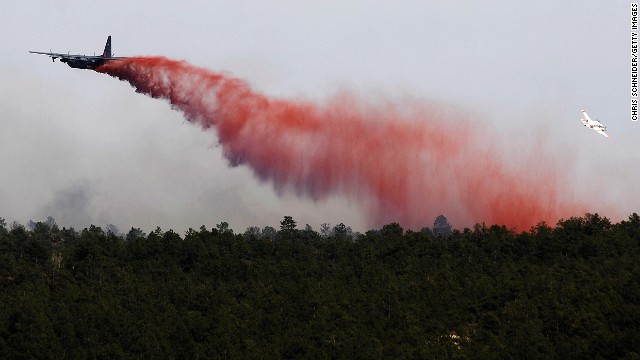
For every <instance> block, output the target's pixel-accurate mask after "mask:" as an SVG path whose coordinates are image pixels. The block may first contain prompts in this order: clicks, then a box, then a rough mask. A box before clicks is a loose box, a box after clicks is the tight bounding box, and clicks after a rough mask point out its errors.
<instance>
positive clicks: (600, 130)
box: [593, 128, 610, 138]
mask: <svg viewBox="0 0 640 360" xmlns="http://www.w3.org/2000/svg"><path fill="white" fill-rule="evenodd" d="M593 130H595V131H597V132H598V133H600V134H601V135H602V136H604V137H606V138H608V137H610V136H609V134H607V133H606V132H604V130H603V129H601V128H594V129H593Z"/></svg>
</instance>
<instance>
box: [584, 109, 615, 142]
mask: <svg viewBox="0 0 640 360" xmlns="http://www.w3.org/2000/svg"><path fill="white" fill-rule="evenodd" d="M582 116H584V119H580V120H582V124H584V126H586V127H588V128H589V129H593V130H595V131H597V132H598V133H600V134H602V135H603V136H604V137H606V138H608V137H609V135H608V134H607V133H606V132H605V131H607V128H606V127H605V126H604V125H602V124H601V123H600V122H599V121H598V119H596V120H591V118H590V117H589V115H587V111H586V110H582Z"/></svg>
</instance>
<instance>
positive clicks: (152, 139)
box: [0, 0, 640, 232]
mask: <svg viewBox="0 0 640 360" xmlns="http://www.w3.org/2000/svg"><path fill="white" fill-rule="evenodd" d="M108 35H111V36H112V51H113V53H114V56H138V55H140V56H142V55H144V56H156V55H159V56H166V57H169V58H172V59H179V60H185V61H188V62H189V63H191V64H193V65H195V66H198V67H203V68H206V69H210V70H212V71H216V72H225V73H228V74H230V75H231V76H233V77H237V78H240V79H243V80H245V81H247V82H248V83H249V84H250V85H251V86H252V88H253V89H254V90H256V91H258V92H261V93H263V94H266V95H268V96H272V97H276V98H285V99H292V100H296V99H304V100H309V101H317V102H322V101H323V100H325V99H327V98H330V97H332V96H333V95H335V94H336V93H339V92H340V91H344V90H345V89H346V90H348V91H349V92H352V93H355V94H361V95H362V96H364V97H367V96H371V97H374V96H379V95H380V94H382V96H384V97H386V98H389V99H397V98H403V97H411V98H412V99H418V100H419V101H424V102H425V103H430V104H431V103H438V104H442V106H446V107H451V108H454V109H456V111H458V112H460V113H464V114H466V116H467V117H468V118H469V119H470V121H472V122H473V123H474V124H475V125H476V126H479V127H481V128H483V129H484V131H486V132H488V133H490V134H494V136H492V138H491V139H487V141H488V142H491V143H494V144H495V145H496V146H499V147H501V148H502V149H503V152H502V154H503V156H504V157H505V159H511V160H513V161H512V163H513V164H514V165H513V166H515V167H520V168H519V171H521V172H522V173H523V174H526V172H527V164H519V163H518V160H519V159H520V157H518V155H517V154H518V153H519V152H522V151H529V152H530V153H533V154H534V155H535V154H536V153H539V154H541V158H542V159H546V157H550V158H553V159H557V161H558V163H560V164H568V166H567V169H566V171H567V173H568V175H567V176H568V178H569V179H570V182H569V184H564V185H562V186H561V187H560V188H559V189H558V191H560V192H565V193H567V194H569V195H567V196H570V197H575V198H579V199H580V201H583V202H584V203H586V204H587V205H588V209H587V210H588V211H589V212H592V213H595V212H598V213H600V214H602V215H604V216H608V217H609V218H611V219H612V220H613V221H620V220H623V219H626V217H627V216H628V215H630V214H631V213H633V212H637V211H638V206H639V205H640V192H639V191H636V186H638V185H640V168H639V167H638V166H637V164H638V163H639V162H638V160H640V159H639V157H640V155H639V154H640V152H639V150H640V149H639V148H640V143H639V142H638V141H637V138H638V135H639V131H640V128H639V126H640V124H638V123H637V122H632V121H631V120H630V114H629V113H630V106H629V103H630V85H629V84H630V70H629V69H630V3H627V2H622V1H618V2H615V4H613V3H606V2H602V1H564V2H552V1H536V2H529V3H514V2H508V1H483V2H472V1H457V2H451V1H401V2H390V1H347V2H345V1H323V2H310V1H269V2H264V1H216V2H211V1H184V2H179V3H178V2H176V3H171V2H167V3H164V2H163V3H158V2H156V1H149V0H143V1H136V2H127V1H110V2H102V3H91V4H89V3H87V2H86V1H50V2H44V1H35V2H12V3H10V4H8V5H5V6H4V7H3V11H2V13H0V44H2V50H3V51H2V53H3V56H2V57H0V72H1V73H2V79H3V81H1V82H0V99H1V100H0V119H1V120H0V124H1V126H2V130H1V131H0V169H1V170H0V217H2V218H4V219H6V220H7V222H9V223H11V222H13V221H16V222H18V223H23V224H24V223H26V222H27V221H29V220H34V221H39V220H44V219H46V217H47V216H52V217H53V218H55V219H56V221H57V223H58V224H59V225H60V226H67V227H68V226H72V227H75V228H77V229H82V228H84V227H88V226H89V225H90V224H94V225H97V226H103V227H104V226H106V225H107V224H110V223H111V224H115V225H116V226H118V228H120V230H121V231H125V232H126V231H127V230H128V229H130V228H131V227H139V228H141V229H143V230H145V231H151V230H153V229H155V228H156V227H157V226H159V227H161V228H162V229H163V230H168V229H174V230H175V231H177V232H184V231H186V230H187V229H188V228H190V227H191V228H199V227H200V226H201V225H205V226H206V227H208V228H211V227H214V226H215V225H216V224H218V223H220V222H223V221H225V222H227V223H229V225H230V227H231V228H232V229H234V230H235V231H236V232H243V231H244V230H245V229H246V228H247V227H249V226H258V227H264V226H273V227H276V228H278V226H279V222H280V221H281V220H282V219H283V217H284V216H292V217H293V218H294V220H296V221H297V222H298V224H299V225H300V226H304V224H309V225H311V226H312V227H313V228H314V229H316V230H319V229H320V225H321V224H322V223H330V224H331V225H335V224H338V223H341V222H342V223H344V224H346V225H348V226H351V227H352V228H353V229H354V230H357V231H366V230H368V229H369V228H371V226H372V225H371V220H370V219H368V218H367V213H366V211H365V210H364V209H363V206H364V205H363V204H362V203H361V202H359V201H357V200H354V199H353V198H349V197H345V196H341V194H335V195H333V196H328V197H326V198H323V199H319V200H318V199H316V200H314V199H310V198H308V197H305V196H299V195H297V194H296V193H295V192H294V191H286V190H285V191H276V190H275V189H274V186H273V184H270V183H269V182H265V181H263V180H259V179H258V178H257V177H256V176H255V175H254V173H253V172H252V170H251V169H250V168H248V167H247V166H238V167H229V166H228V162H227V160H225V159H224V158H223V155H222V150H221V147H220V145H219V144H218V140H217V135H216V133H215V131H214V130H208V131H203V130H202V129H201V128H199V127H197V126H193V125H192V124H191V123H189V122H187V121H186V120H185V119H184V117H183V116H182V114H181V113H179V112H176V111H173V110H172V109H171V107H170V105H169V104H168V103H167V102H165V101H161V100H157V99H152V98H149V97H146V96H144V95H142V94H138V93H136V92H134V91H133V89H132V88H131V86H129V85H128V84H126V83H124V82H120V81H117V80H116V79H113V78H111V77H108V76H106V75H104V74H99V73H96V72H93V71H88V70H78V69H71V68H69V67H68V66H66V65H64V64H61V63H59V62H55V63H51V61H50V59H49V58H47V57H45V56H41V55H34V54H29V53H28V51H29V50H34V51H49V50H51V51H53V52H61V53H66V52H70V53H72V54H74V53H75V54H88V55H92V54H94V53H95V54H100V53H101V52H102V49H103V47H104V43H105V41H106V37H107V36H108ZM583 108H586V109H587V110H588V111H589V113H590V115H591V116H592V118H598V119H599V120H600V121H601V122H602V123H604V124H605V125H606V126H607V128H608V132H609V134H610V135H611V136H612V137H611V139H605V138H604V137H602V136H600V135H598V134H597V133H595V132H593V131H589V130H588V129H586V128H584V127H583V126H582V124H581V122H580V117H581V113H580V109H583ZM451 136H455V134H451ZM496 139H497V140H496ZM530 158H531V157H527V159H530ZM530 176H531V177H533V178H535V174H530ZM434 206H436V205H434ZM444 215H445V216H447V214H446V213H445V214H444ZM581 215H583V214H575V216H581ZM434 220H435V219H425V224H424V225H425V226H432V225H433V221H434ZM455 220H456V219H451V223H452V225H453V227H455V228H462V227H464V226H470V225H472V224H468V223H460V222H458V223H456V221H455ZM401 225H402V224H401Z"/></svg>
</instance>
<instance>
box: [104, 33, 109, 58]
mask: <svg viewBox="0 0 640 360" xmlns="http://www.w3.org/2000/svg"><path fill="white" fill-rule="evenodd" d="M102 57H105V58H110V57H111V35H109V37H108V38H107V43H106V44H105V45H104V51H103V52H102Z"/></svg>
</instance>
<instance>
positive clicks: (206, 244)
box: [0, 213, 640, 359]
mask: <svg viewBox="0 0 640 360" xmlns="http://www.w3.org/2000/svg"><path fill="white" fill-rule="evenodd" d="M325 225H326V226H325ZM325 225H323V228H322V229H321V231H320V232H316V231H314V230H313V229H312V228H311V227H310V226H308V225H307V226H306V227H305V228H304V229H299V228H298V225H297V223H296V221H295V220H294V219H293V218H292V217H289V216H287V217H285V218H284V219H283V221H282V222H281V223H280V226H279V230H277V229H276V228H273V227H267V228H264V229H259V228H255V227H253V228H248V229H246V231H245V232H244V233H235V232H234V231H233V230H232V229H230V228H229V226H228V224H227V223H224V222H222V223H220V224H218V225H216V227H214V228H207V227H205V226H202V227H201V228H200V229H198V230H194V229H189V230H188V231H186V232H185V233H184V234H183V235H181V234H179V233H176V232H174V231H172V230H168V231H163V230H161V229H160V228H157V229H156V230H155V231H152V232H151V233H149V234H148V235H147V234H145V233H144V232H143V231H142V230H140V229H136V228H132V229H131V230H130V231H129V232H128V233H127V234H120V233H119V232H118V231H117V228H115V227H113V226H107V229H106V230H103V229H102V228H100V227H96V226H90V227H89V228H86V229H83V230H82V231H76V230H74V229H66V228H62V229H60V228H59V227H58V226H57V225H56V224H55V221H53V219H49V220H48V221H44V222H31V223H29V224H28V226H26V227H25V226H22V225H19V224H15V223H14V224H13V225H11V226H8V225H7V224H6V222H5V221H4V220H2V219H0V358H3V359H21V358H24V359H34V358H53V359H63V358H64V359H67V358H79V359H85V358H89V359H98V358H99V359H107V358H108V359H120V358H163V359H165V358H166V359H172V358H188V359H198V358H207V359H210V358H320V359H322V358H349V359H355V358H368V359H369V358H381V357H386V358H433V359H446V358H482V359H485V358H495V359H506V358H528V359H529V358H544V359H548V358H564V357H568V358H616V359H617V358H640V335H639V330H640V266H639V264H640V217H639V216H638V215H637V214H635V213H634V214H632V215H631V216H629V218H628V220H625V221H621V222H620V223H615V224H614V223H611V221H610V220H609V219H607V218H603V217H601V216H599V215H597V214H586V215H585V216H584V217H575V218H570V219H566V220H561V221H560V222H558V224H556V225H555V226H549V225H547V224H539V225H538V226H535V227H533V228H532V229H530V230H529V231H524V232H516V231H513V230H510V229H508V228H506V227H504V226H498V225H492V226H486V225H483V224H478V225H476V226H474V227H473V228H472V229H464V230H462V231H460V230H455V229H454V230H452V231H451V232H449V231H435V232H432V231H430V230H429V229H423V231H419V232H414V231H409V230H405V229H403V228H402V227H401V226H400V225H399V224H395V223H394V224H388V225H385V226H383V227H382V228H381V229H377V230H371V231H368V232H366V233H364V234H357V233H356V234H354V233H353V232H352V231H351V229H350V228H349V227H347V226H345V225H344V224H339V225H337V226H335V227H333V228H331V227H330V226H329V225H327V224H325ZM440 225H441V226H440V229H444V230H447V228H446V226H444V225H443V224H440Z"/></svg>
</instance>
